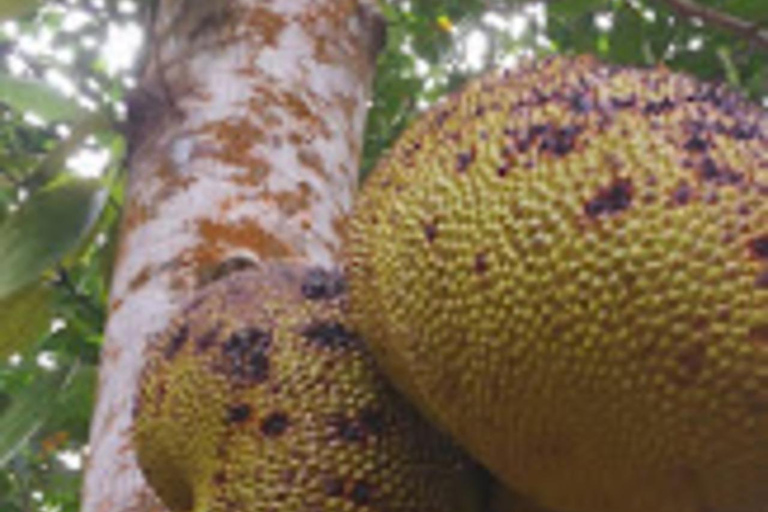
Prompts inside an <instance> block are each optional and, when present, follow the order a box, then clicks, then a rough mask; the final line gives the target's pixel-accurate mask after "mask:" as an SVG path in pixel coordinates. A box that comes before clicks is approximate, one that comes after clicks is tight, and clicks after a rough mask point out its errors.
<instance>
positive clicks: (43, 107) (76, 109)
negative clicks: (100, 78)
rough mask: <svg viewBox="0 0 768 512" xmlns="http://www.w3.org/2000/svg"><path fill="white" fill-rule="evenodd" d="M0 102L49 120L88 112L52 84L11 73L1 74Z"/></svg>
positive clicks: (63, 119) (62, 118)
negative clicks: (11, 74)
mask: <svg viewBox="0 0 768 512" xmlns="http://www.w3.org/2000/svg"><path fill="white" fill-rule="evenodd" d="M0 1H2V0H0ZM0 102H2V103H5V104H7V105H10V106H11V107H13V108H14V109H16V110H18V111H19V112H32V113H34V114H35V115H37V116H38V117H40V118H42V119H44V120H45V121H48V122H56V121H73V120H75V119H79V118H81V117H84V116H85V115H87V114H88V111H87V110H85V109H83V108H82V107H80V105H78V104H77V103H76V102H75V100H73V99H71V98H67V97H66V96H64V95H63V94H61V93H60V92H59V91H57V90H56V89H54V88H53V87H51V86H50V85H48V84H46V83H44V82H40V81H38V80H29V79H25V78H16V77H13V76H10V75H0Z"/></svg>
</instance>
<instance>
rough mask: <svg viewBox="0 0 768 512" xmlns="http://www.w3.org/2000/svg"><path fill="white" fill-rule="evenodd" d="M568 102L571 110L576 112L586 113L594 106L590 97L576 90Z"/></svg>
mask: <svg viewBox="0 0 768 512" xmlns="http://www.w3.org/2000/svg"><path fill="white" fill-rule="evenodd" d="M568 104H569V105H570V107H571V110H573V111H574V112H576V113H577V114H586V113H587V112H589V111H590V110H592V108H593V107H594V105H593V104H592V100H591V98H589V96H587V95H586V94H585V93H583V92H578V93H575V94H574V95H573V96H571V99H570V101H569V102H568Z"/></svg>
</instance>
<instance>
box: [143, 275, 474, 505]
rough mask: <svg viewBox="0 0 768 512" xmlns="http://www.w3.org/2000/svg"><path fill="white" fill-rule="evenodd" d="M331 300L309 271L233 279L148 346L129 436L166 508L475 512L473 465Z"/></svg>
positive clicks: (328, 278) (326, 278)
mask: <svg viewBox="0 0 768 512" xmlns="http://www.w3.org/2000/svg"><path fill="white" fill-rule="evenodd" d="M342 292H343V283H342V282H341V281H339V280H338V274H335V273H328V272H325V271H320V270H317V269H315V270H312V271H310V272H308V273H304V271H300V270H298V268H293V267H289V266H280V267H276V266H272V267H267V268H265V269H263V270H249V271H245V272H237V273H234V274H232V275H230V276H228V277H225V278H223V279H221V280H219V281H217V282H215V283H213V284H211V285H209V286H208V287H206V288H205V289H204V290H203V291H202V292H201V293H200V295H199V296H197V297H196V298H195V299H194V300H193V301H192V303H191V304H189V305H188V306H187V307H186V308H184V309H183V311H181V313H180V314H179V315H178V317H177V318H176V319H175V320H174V321H173V323H172V326H171V328H170V329H169V330H168V331H167V332H166V333H164V334H163V335H162V336H161V337H160V338H159V339H158V340H157V341H156V343H154V344H153V345H152V348H151V349H150V353H149V354H148V363H147V366H146V368H145V369H144V372H143V375H142V381H141V382H142V384H141V392H140V395H139V398H138V401H137V404H136V411H135V414H136V415H135V430H134V440H135V445H136V450H137V455H138V460H139V464H140V466H141V468H142V470H143V472H144V474H145V476H146V478H147V480H148V481H149V483H150V485H151V486H152V487H153V488H154V489H155V491H156V492H157V494H158V496H159V497H160V498H161V499H162V500H163V501H164V503H165V504H166V505H167V506H168V507H169V508H170V509H171V510H172V511H174V512H182V511H183V512H225V511H226V512H257V511H265V512H266V511H269V512H277V511H286V512H289V511H290V512H300V511H349V512H352V511H371V510H376V511H392V512H402V511H410V512H424V511H433V512H445V511H456V512H474V511H478V510H479V508H478V507H479V503H478V501H479V498H480V493H479V490H480V486H479V484H478V481H477V480H476V476H477V474H476V472H475V470H476V468H473V467H472V466H471V464H470V463H468V462H467V460H466V459H465V458H464V457H463V456H462V455H460V454H459V452H458V451H457V450H456V449H455V446H453V445H451V443H450V442H449V441H448V440H447V439H446V438H445V437H444V436H442V435H439V434H436V433H435V432H434V430H433V428H432V427H430V426H429V425H427V424H426V423H425V422H424V421H423V420H421V419H420V418H419V417H418V416H417V415H416V414H415V412H414V410H413V409H412V408H411V407H410V406H409V405H408V404H407V403H406V402H404V401H403V399H401V398H400V397H399V396H398V395H396V394H395V393H394V392H393V391H392V390H391V389H390V388H389V387H388V385H387V384H386V382H384V380H383V379H382V377H380V375H379V374H378V373H377V371H376V370H375V368H374V367H373V365H372V361H371V358H370V355H369V354H368V353H367V351H366V349H365V346H364V345H363V344H362V343H361V341H360V340H359V339H358V338H357V337H356V336H355V335H354V334H353V333H351V332H350V331H349V330H347V329H346V327H345V325H344V313H343V310H344V307H345V306H344V297H343V293H342Z"/></svg>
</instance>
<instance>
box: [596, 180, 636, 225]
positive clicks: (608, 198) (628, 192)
mask: <svg viewBox="0 0 768 512" xmlns="http://www.w3.org/2000/svg"><path fill="white" fill-rule="evenodd" d="M633 193H634V190H633V187H632V182H631V181H630V180H619V181H617V182H616V183H614V184H612V185H610V186H608V187H606V188H603V189H600V190H599V191H598V193H597V196H595V198H594V199H592V200H591V201H589V202H587V204H586V205H585V206H584V212H585V213H586V214H587V215H588V216H589V217H593V218H594V217H599V216H600V215H610V214H615V213H619V212H621V211H624V210H626V209H627V208H629V207H630V205H631V204H632V195H633Z"/></svg>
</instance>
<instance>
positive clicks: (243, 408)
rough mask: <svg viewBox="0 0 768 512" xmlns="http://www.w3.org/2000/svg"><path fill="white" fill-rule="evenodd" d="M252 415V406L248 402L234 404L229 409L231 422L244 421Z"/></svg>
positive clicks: (228, 419)
mask: <svg viewBox="0 0 768 512" xmlns="http://www.w3.org/2000/svg"><path fill="white" fill-rule="evenodd" d="M250 417H251V406H250V405H248V404H238V405H233V406H231V407H230V408H229V409H228V410H227V421H228V422H229V423H242V422H244V421H248V419H249V418H250Z"/></svg>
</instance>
